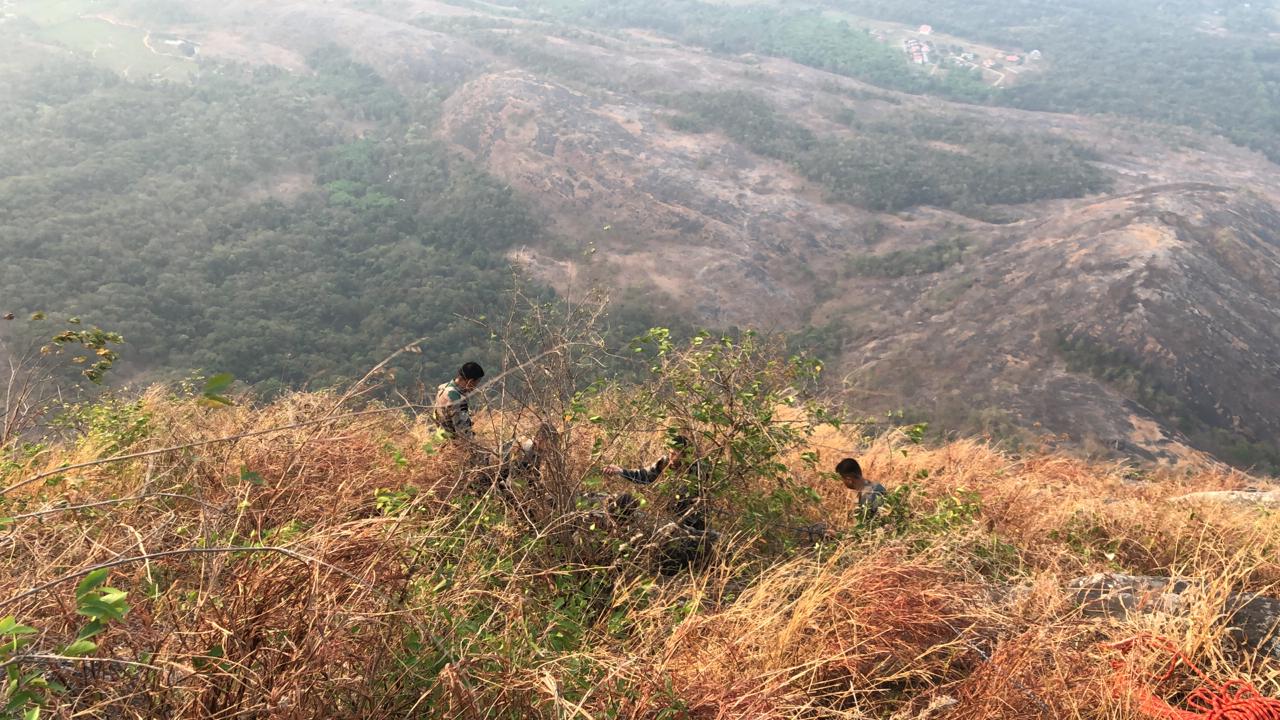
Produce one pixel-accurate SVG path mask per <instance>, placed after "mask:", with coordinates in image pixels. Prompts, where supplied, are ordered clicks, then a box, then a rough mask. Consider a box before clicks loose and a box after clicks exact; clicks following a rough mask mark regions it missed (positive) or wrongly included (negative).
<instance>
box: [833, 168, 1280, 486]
mask: <svg viewBox="0 0 1280 720" xmlns="http://www.w3.org/2000/svg"><path fill="white" fill-rule="evenodd" d="M1277 228H1280V214H1278V213H1277V211H1276V208H1275V207H1274V206H1273V205H1271V204H1270V203H1268V202H1266V201H1265V200H1263V199H1261V198H1260V197H1258V196H1256V195H1252V194H1250V193H1247V192H1243V191H1235V190H1230V189H1227V188H1224V187H1219V186H1209V185H1192V184H1187V185H1180V186H1164V187H1157V188H1151V189H1148V190H1145V191H1141V192H1137V193H1131V194H1126V195H1122V196H1117V197H1111V198H1106V199H1102V200H1099V201H1097V202H1094V203H1091V204H1088V205H1086V206H1084V207H1081V208H1078V209H1076V210H1075V211H1073V212H1072V213H1071V214H1069V215H1067V216H1064V217H1060V218H1055V219H1053V220H1049V221H1044V222H1037V223H1028V224H1027V225H1026V226H1025V227H1018V228H1014V229H1012V232H1013V233H1015V234H1016V236H1015V237H1013V238H1011V239H1009V240H1007V241H1005V242H1003V243H997V244H994V245H992V246H988V247H986V248H984V249H982V250H981V251H980V254H978V255H977V256H975V257H973V258H972V259H967V260H965V261H964V262H962V263H960V264H958V265H957V266H955V267H953V268H949V269H948V270H946V271H945V272H941V273H938V274H936V275H934V276H930V277H927V278H911V279H903V280H898V281H869V282H868V283H866V284H864V285H863V290H864V298H865V299H864V300H863V301H862V303H867V304H871V305H872V306H874V307H876V309H877V310H879V311H880V312H883V313H884V314H887V315H894V314H900V315H901V316H902V317H903V318H904V320H905V321H906V322H905V323H903V324H902V325H899V326H887V327H883V328H878V329H877V331H876V332H874V333H873V334H872V335H870V336H869V337H867V338H866V340H865V342H861V343H859V346H858V348H857V350H856V352H853V353H850V357H851V360H850V361H849V363H848V369H849V371H850V373H851V377H852V378H855V379H857V381H858V382H859V384H860V386H861V387H863V388H864V389H867V390H874V391H875V393H882V392H885V391H886V390H889V389H892V390H893V391H894V392H895V393H900V394H902V395H904V396H906V397H910V398H913V399H914V400H915V402H916V403H917V407H919V408H920V409H922V410H926V411H928V412H929V413H930V414H933V415H935V416H942V417H946V418H949V419H950V420H951V421H952V422H953V423H956V424H959V425H974V424H981V423H982V422H984V420H985V421H987V422H990V421H991V420H993V419H999V414H998V412H997V411H996V409H997V408H1003V409H1006V410H1008V411H1009V412H1010V413H1011V416H1010V417H1008V418H1007V420H1009V421H1011V422H1013V423H1014V424H1017V425H1019V426H1022V427H1027V426H1030V425H1033V424H1036V423H1039V424H1041V425H1043V426H1044V428H1046V429H1048V430H1050V431H1052V432H1057V433H1066V434H1069V435H1072V436H1074V437H1075V438H1077V439H1080V438H1094V439H1097V440H1100V441H1102V442H1103V443H1104V444H1106V445H1108V446H1111V447H1114V448H1116V449H1120V450H1124V451H1126V452H1134V451H1139V452H1146V453H1159V454H1163V455H1168V454H1169V453H1170V452H1176V446H1177V445H1178V444H1180V443H1181V442H1186V441H1188V438H1190V439H1191V440H1193V441H1194V443H1195V444H1197V445H1199V446H1201V447H1206V448H1210V449H1214V450H1218V451H1222V450H1224V449H1225V447H1224V444H1226V445H1230V444H1231V443H1232V442H1234V441H1232V440H1229V439H1227V437H1225V436H1224V437H1218V438H1217V439H1214V435H1215V433H1214V432H1213V430H1215V429H1216V430H1218V431H1220V432H1222V433H1227V434H1228V435H1234V436H1235V441H1240V440H1244V441H1248V442H1253V443H1262V444H1268V443H1274V438H1275V437H1276V433H1277V430H1278V428H1277V426H1276V424H1275V422H1276V421H1275V415H1274V408H1276V407H1277V403H1280V394H1277V388H1280V363H1277V358H1280V295H1278V294H1277V293H1276V279H1277V277H1280V245H1278V244H1277V237H1276V229H1277ZM904 290H906V291H907V293H906V294H904V292H903V291H904ZM907 298H910V299H907ZM864 307H865V305H863V304H861V303H859V304H855V305H853V306H850V305H846V304H843V303H833V304H832V306H831V307H829V308H828V309H827V310H826V313H827V314H848V313H855V314H856V313H858V312H859V311H860V310H861V309H862V308H864ZM872 397H874V395H869V397H868V400H871V398H872ZM984 413H986V417H985V418H983V417H982V416H983V414H984ZM993 413H994V414H993ZM1153 421H1156V422H1159V423H1160V424H1161V425H1162V426H1163V430H1162V431H1161V432H1159V433H1153V432H1152V422H1153ZM1170 446H1173V447H1170ZM1259 450H1261V448H1259ZM1232 459H1234V460H1241V461H1247V460H1249V459H1250V458H1247V457H1244V456H1241V457H1233V458H1232ZM1252 459H1254V460H1259V459H1263V458H1252Z"/></svg>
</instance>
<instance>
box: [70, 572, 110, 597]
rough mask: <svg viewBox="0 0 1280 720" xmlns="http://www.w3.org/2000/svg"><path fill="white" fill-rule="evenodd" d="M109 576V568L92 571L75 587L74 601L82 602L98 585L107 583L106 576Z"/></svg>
mask: <svg viewBox="0 0 1280 720" xmlns="http://www.w3.org/2000/svg"><path fill="white" fill-rule="evenodd" d="M110 574H111V569H110V568H100V569H98V570H94V571H93V572H91V573H89V574H88V575H85V576H84V579H83V580H81V581H80V584H79V585H77V586H76V599H77V600H83V599H84V598H85V597H86V596H87V595H88V594H89V593H91V592H93V591H94V590H95V589H97V587H98V586H99V585H101V584H102V583H104V582H106V581H107V576H108V575H110Z"/></svg>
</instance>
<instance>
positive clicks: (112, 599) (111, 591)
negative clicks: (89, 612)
mask: <svg viewBox="0 0 1280 720" xmlns="http://www.w3.org/2000/svg"><path fill="white" fill-rule="evenodd" d="M128 596H129V593H128V592H126V591H124V590H117V589H115V588H111V587H109V588H103V589H102V595H100V596H99V597H98V600H100V601H101V602H104V603H106V604H108V605H115V606H121V605H125V603H123V602H121V601H122V600H124V599H125V598H126V597H128Z"/></svg>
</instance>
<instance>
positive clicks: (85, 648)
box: [62, 640, 98, 657]
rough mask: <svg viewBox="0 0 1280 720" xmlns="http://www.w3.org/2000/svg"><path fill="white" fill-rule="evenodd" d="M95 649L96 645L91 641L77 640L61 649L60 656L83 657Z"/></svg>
mask: <svg viewBox="0 0 1280 720" xmlns="http://www.w3.org/2000/svg"><path fill="white" fill-rule="evenodd" d="M97 649H98V645H97V643H95V642H93V641H92V640H77V641H75V642H73V643H71V644H70V645H68V646H66V647H65V648H63V649H62V654H63V655H67V656H69V657H84V656H85V655H88V654H89V653H91V652H93V651H94V650H97Z"/></svg>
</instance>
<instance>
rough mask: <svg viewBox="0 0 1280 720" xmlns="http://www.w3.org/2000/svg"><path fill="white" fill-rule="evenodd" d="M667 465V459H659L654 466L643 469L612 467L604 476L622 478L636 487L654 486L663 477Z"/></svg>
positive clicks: (605, 470) (607, 469) (605, 471)
mask: <svg viewBox="0 0 1280 720" xmlns="http://www.w3.org/2000/svg"><path fill="white" fill-rule="evenodd" d="M667 463H668V460H667V458H658V460H657V461H655V462H654V463H653V464H652V465H649V466H648V467H642V468H621V467H618V466H617V465H610V466H609V467H606V468H605V469H604V474H605V475H610V476H612V477H620V478H622V479H623V480H626V481H627V482H633V483H635V484H636V485H652V484H653V483H654V481H656V480H657V479H658V477H659V476H661V475H662V471H663V470H666V469H667Z"/></svg>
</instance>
